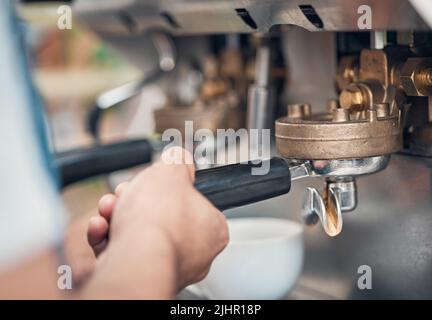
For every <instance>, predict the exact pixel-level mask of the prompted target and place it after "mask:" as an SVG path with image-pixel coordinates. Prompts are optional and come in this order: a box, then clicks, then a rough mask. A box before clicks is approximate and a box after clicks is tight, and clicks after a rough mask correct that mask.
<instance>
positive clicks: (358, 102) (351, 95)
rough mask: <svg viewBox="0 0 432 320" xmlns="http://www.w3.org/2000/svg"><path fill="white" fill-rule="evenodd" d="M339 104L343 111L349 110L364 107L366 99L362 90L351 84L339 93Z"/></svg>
mask: <svg viewBox="0 0 432 320" xmlns="http://www.w3.org/2000/svg"><path fill="white" fill-rule="evenodd" d="M339 104H340V106H341V108H343V109H350V108H351V107H353V106H364V105H365V104H366V99H365V96H364V94H363V91H362V89H361V88H360V87H359V86H358V85H356V84H351V85H349V86H348V87H347V88H346V89H344V90H342V92H341V93H340V95H339Z"/></svg>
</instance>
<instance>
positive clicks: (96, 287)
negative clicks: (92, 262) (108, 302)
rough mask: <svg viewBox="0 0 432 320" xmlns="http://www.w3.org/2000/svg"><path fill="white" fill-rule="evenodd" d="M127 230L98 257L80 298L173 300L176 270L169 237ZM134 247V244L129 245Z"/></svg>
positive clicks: (151, 232) (149, 230) (153, 232)
mask: <svg viewBox="0 0 432 320" xmlns="http://www.w3.org/2000/svg"><path fill="white" fill-rule="evenodd" d="M137 232H139V233H138V234H136V233H135V232H134V231H133V230H128V234H127V235H122V238H120V239H115V240H116V241H111V242H110V245H109V246H108V248H107V250H106V251H105V252H104V253H103V254H102V255H101V256H100V257H99V259H98V262H97V265H96V268H95V270H94V273H93V276H92V278H91V279H90V281H89V282H88V284H87V285H86V286H85V287H84V288H83V289H82V291H81V294H80V298H83V299H172V298H174V297H175V294H176V292H177V289H178V288H177V282H178V281H177V268H176V263H177V262H176V258H175V252H174V248H173V246H172V244H171V242H170V240H169V238H168V237H167V236H166V235H165V234H164V233H163V232H162V231H159V230H157V229H147V230H138V231H137ZM131 244H133V245H131Z"/></svg>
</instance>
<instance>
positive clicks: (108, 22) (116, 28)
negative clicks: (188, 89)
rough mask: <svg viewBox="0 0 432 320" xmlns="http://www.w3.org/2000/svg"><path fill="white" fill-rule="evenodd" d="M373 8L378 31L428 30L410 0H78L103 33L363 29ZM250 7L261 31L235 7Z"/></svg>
mask: <svg viewBox="0 0 432 320" xmlns="http://www.w3.org/2000/svg"><path fill="white" fill-rule="evenodd" d="M300 5H311V6H313V8H314V9H315V12H316V13H317V14H318V15H319V17H320V19H321V20H322V22H323V27H322V28H317V27H315V26H314V24H312V23H311V22H310V21H309V20H308V19H307V18H306V16H305V15H304V14H303V12H302V10H301V9H300V8H299V6H300ZM360 5H368V6H370V7H371V10H372V28H373V29H393V30H410V29H426V28H427V27H426V25H425V23H424V22H423V20H422V19H421V18H420V17H419V15H418V14H417V12H416V11H415V10H414V8H413V7H412V5H411V4H410V2H409V0H350V1H347V0H308V1H297V0H248V1H245V0H218V1H214V0H128V1H113V0H92V1H88V0H77V1H76V2H75V7H74V10H75V12H76V13H77V14H78V16H79V18H80V19H81V20H82V21H84V22H85V23H86V24H88V25H89V26H90V27H92V28H93V29H94V30H96V31H99V32H109V33H120V34H133V33H135V34H136V33H142V32H144V31H145V30H149V29H155V28H163V29H166V30H169V31H170V32H172V33H174V34H210V33H234V32H235V33H250V32H265V31H268V30H270V29H271V28H272V27H274V26H276V25H295V26H299V27H301V28H304V29H306V30H309V31H326V30H327V31H329V30H332V31H336V30H358V26H357V20H358V18H359V16H360V15H359V13H358V12H357V11H358V8H359V6H360ZM240 8H242V9H245V10H247V12H248V14H249V16H250V17H251V18H252V19H253V20H254V22H255V23H256V26H257V27H256V29H254V28H252V27H251V26H249V25H248V24H246V23H245V22H244V21H243V20H242V18H241V17H240V16H239V15H238V14H237V12H236V9H240Z"/></svg>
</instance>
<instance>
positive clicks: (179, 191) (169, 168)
mask: <svg viewBox="0 0 432 320" xmlns="http://www.w3.org/2000/svg"><path fill="white" fill-rule="evenodd" d="M168 152H171V153H172V154H173V155H177V156H182V157H191V155H190V154H188V153H185V152H184V151H183V150H182V149H179V148H171V149H170V151H168ZM182 159H183V160H185V159H184V158H182ZM183 163H185V162H184V161H183ZM186 163H188V162H186ZM193 181H194V166H193V165H191V164H165V163H163V162H158V163H156V164H154V165H152V166H151V167H149V168H147V169H145V170H143V171H142V172H141V173H140V174H138V175H137V176H136V177H135V178H134V179H133V180H132V181H131V182H129V183H127V184H122V185H120V186H119V187H118V188H117V190H116V194H115V195H112V194H111V195H105V196H104V197H102V198H101V200H100V202H99V213H100V216H98V217H94V218H92V220H91V221H90V225H89V229H88V239H89V243H90V244H91V245H92V247H93V249H94V251H95V253H96V254H99V253H101V252H102V251H103V250H104V252H103V253H102V254H101V256H102V255H110V254H111V255H112V253H111V252H112V251H113V250H111V251H110V248H111V247H116V246H115V243H116V242H122V241H124V239H127V241H129V243H128V245H129V246H130V249H131V250H133V246H134V245H149V244H148V239H146V240H145V241H146V242H147V243H140V236H141V235H143V234H145V233H146V232H148V233H149V234H152V233H153V232H154V231H155V230H157V232H158V234H163V236H164V237H165V239H166V241H167V243H169V244H170V246H171V247H172V252H174V255H175V257H174V261H176V269H177V270H176V272H177V275H176V279H177V288H182V287H184V286H185V285H187V284H190V283H193V282H196V281H199V280H201V279H202V278H203V277H204V276H205V275H206V274H207V272H208V270H209V267H210V264H211V262H212V261H213V259H214V258H215V257H216V255H217V254H218V253H219V252H220V251H221V250H222V249H223V248H224V247H225V246H226V244H227V242H228V229H227V225H226V221H225V217H224V216H223V215H222V214H221V213H220V212H219V211H218V210H217V209H216V208H215V207H214V206H213V205H212V204H211V203H210V202H209V201H208V200H207V199H206V198H205V197H204V196H202V195H201V193H199V192H198V191H197V190H196V189H195V188H194V186H193ZM108 233H109V245H108V242H107V234H108ZM131 240H132V241H133V245H132V244H130V241H131ZM158 241H160V240H158ZM149 261H150V260H149ZM155 267H156V268H157V266H155Z"/></svg>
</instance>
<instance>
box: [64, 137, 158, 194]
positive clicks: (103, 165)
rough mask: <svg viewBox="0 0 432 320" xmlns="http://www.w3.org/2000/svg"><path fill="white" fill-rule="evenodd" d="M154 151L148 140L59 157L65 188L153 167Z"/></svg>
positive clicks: (121, 143)
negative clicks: (85, 181)
mask: <svg viewBox="0 0 432 320" xmlns="http://www.w3.org/2000/svg"><path fill="white" fill-rule="evenodd" d="M152 152H153V148H152V145H151V143H150V142H149V141H148V140H146V139H137V140H128V141H123V142H118V143H113V144H107V145H97V146H94V147H91V148H86V149H74V150H70V151H65V152H61V153H57V154H55V164H56V166H57V168H58V172H59V175H60V186H61V187H62V188H64V187H66V186H68V185H69V184H72V183H74V182H78V181H81V180H84V179H87V178H90V177H94V176H98V175H101V174H107V173H110V172H113V171H117V170H122V169H127V168H131V167H134V166H137V165H141V164H145V163H149V162H151V160H152Z"/></svg>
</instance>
